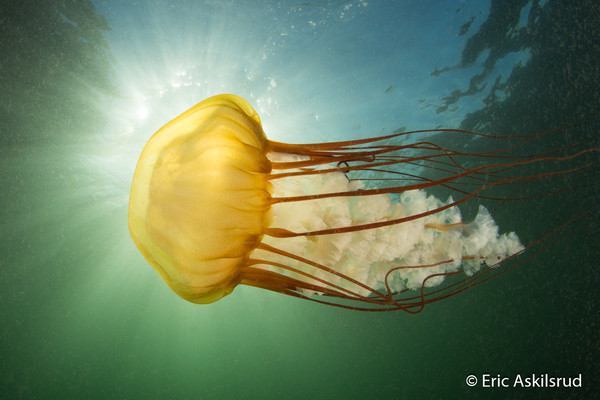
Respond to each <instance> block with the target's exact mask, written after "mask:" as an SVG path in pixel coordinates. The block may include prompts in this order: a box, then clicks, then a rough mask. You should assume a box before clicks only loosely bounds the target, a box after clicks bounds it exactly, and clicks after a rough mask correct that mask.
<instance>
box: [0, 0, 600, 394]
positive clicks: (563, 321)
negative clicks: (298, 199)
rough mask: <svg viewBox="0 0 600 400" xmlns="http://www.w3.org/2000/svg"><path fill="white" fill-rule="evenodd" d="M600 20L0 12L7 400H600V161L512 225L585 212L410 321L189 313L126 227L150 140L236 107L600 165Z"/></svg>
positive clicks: (319, 314)
mask: <svg viewBox="0 0 600 400" xmlns="http://www.w3.org/2000/svg"><path fill="white" fill-rule="evenodd" d="M599 21H600V6H599V5H598V3H597V1H593V0H581V1H576V2H575V1H569V0H562V1H561V0H554V1H553V0H549V1H533V0H532V1H526V0H493V1H491V2H489V1H458V0H456V1H442V2H440V1H429V0H425V1H423V0H414V1H413V0H406V1H372V0H364V1H314V2H299V1H278V2H275V1H274V2H271V1H192V0H188V1H186V0H181V1H177V0H173V1H161V0H151V1H147V2H143V1H137V2H134V1H108V0H96V1H91V2H90V1H84V0H82V1H76V0H63V1H50V0H47V1H46V0H20V1H16V0H7V1H5V2H4V3H3V6H2V9H1V10H0V46H1V47H0V48H1V51H0V57H1V59H0V61H1V62H0V82H1V85H2V86H1V87H2V92H1V95H0V106H1V107H0V179H1V188H0V210H1V211H0V224H1V227H0V256H1V257H0V398H2V399H55V398H59V399H107V398H111V399H138V398H139V399H160V398H178V399H212V398H214V399H238V398H239V399H271V398H273V399H281V398H289V399H295V398H317V399H354V398H368V399H389V398H398V399H400V398H434V399H436V398H437V399H446V398H447V399H452V398H486V399H487V398H527V399H531V398H561V399H567V398H569V399H571V398H573V399H574V398H599V397H600V395H599V394H598V389H599V387H600V376H599V375H600V373H599V371H600V359H599V353H600V299H599V297H598V295H599V288H600V269H599V267H600V263H599V261H598V260H599V259H600V250H599V248H598V239H600V235H599V230H598V200H599V194H600V193H599V190H598V180H597V178H598V173H597V172H598V164H597V163H598V161H599V157H598V153H597V152H596V153H592V154H589V155H588V156H586V157H587V158H588V159H587V161H586V162H589V163H591V164H590V166H589V167H588V168H586V170H585V171H575V172H573V173H571V174H567V175H565V176H562V177H561V178H560V179H557V180H554V181H553V184H554V185H557V186H556V188H549V189H548V190H547V191H560V190H563V189H565V188H567V189H568V190H566V191H562V192H560V193H558V194H556V195H552V196H546V197H542V198H536V199H532V200H529V201H519V202H509V203H507V204H505V205H503V206H502V207H500V208H499V209H498V210H497V212H496V213H495V214H494V217H495V219H496V220H497V221H498V223H499V225H500V228H501V230H502V231H504V232H508V231H512V230H514V231H516V232H517V233H518V234H519V236H520V237H521V239H522V240H523V242H524V243H525V244H527V243H532V242H534V241H535V240H537V239H539V238H540V237H542V236H543V235H544V234H545V233H548V232H550V231H552V230H554V229H556V228H557V227H559V226H560V225H561V224H563V223H565V222H567V221H571V220H572V219H573V218H574V217H577V216H579V215H581V213H582V212H586V211H587V212H589V214H587V215H585V216H584V217H583V218H579V219H578V220H576V221H574V222H573V223H571V224H569V225H568V226H566V227H565V228H563V229H561V230H560V231H559V234H558V236H553V237H552V239H549V240H548V241H546V242H545V243H546V244H547V248H546V249H545V250H544V251H542V252H540V253H539V254H537V255H535V256H534V257H528V259H525V260H524V261H523V262H522V263H520V264H518V265H517V266H516V267H514V268H513V269H512V270H510V271H509V272H508V273H506V274H502V275H501V276H499V277H497V278H496V279H494V280H491V281H489V282H486V283H484V284H482V285H479V286H477V287H474V288H472V289H470V290H468V291H466V292H463V293H461V294H459V295H457V296H454V297H452V298H448V299H445V300H444V301H442V302H439V303H435V304H432V305H428V306H426V307H425V309H424V310H423V312H421V313H419V314H416V315H410V314H406V313H402V312H390V313H361V312H355V311H349V310H343V309H337V308H333V307H326V306H322V305H319V304H315V303H312V302H309V301H302V300H300V299H295V298H289V297H286V296H283V295H280V294H276V293H270V292H266V291H261V290H258V289H255V288H250V287H238V288H236V290H235V291H234V292H233V293H232V294H231V295H230V296H228V297H226V298H224V299H222V300H220V301H219V302H217V303H214V304H211V305H195V304H191V303H188V302H186V301H184V300H182V299H180V298H179V297H177V296H176V295H175V294H174V293H173V292H172V291H171V290H170V289H169V288H168V287H167V285H165V284H164V282H163V281H162V280H161V279H160V277H159V275H158V274H157V273H156V272H155V271H154V270H153V269H152V268H151V267H150V265H149V264H148V263H147V262H146V261H145V260H144V258H143V257H142V255H141V254H139V252H138V251H137V249H136V248H135V245H134V244H133V242H132V241H131V239H130V237H129V232H128V227H127V206H128V195H129V188H130V184H131V178H132V176H133V171H134V168H135V164H136V161H137V158H138V157H139V154H140V152H141V149H142V147H143V146H144V144H145V142H146V141H147V140H148V138H149V137H150V136H151V135H152V134H153V133H154V132H155V131H156V130H158V129H159V128H160V127H161V126H162V125H163V124H165V123H166V122H168V121H169V120H171V119H172V118H174V117H175V116H177V115H179V114H180V113H181V112H183V111H185V110H186V109H187V108H189V107H191V106H193V105H194V104H196V103H197V102H199V101H201V100H203V99H205V98H207V97H209V96H212V95H215V94H219V93H235V94H238V95H240V96H242V97H244V98H245V99H246V100H248V101H249V102H250V103H251V104H252V105H253V106H254V107H255V108H256V110H257V111H258V113H259V115H260V117H261V119H262V122H263V126H264V129H265V132H266V134H267V136H268V137H269V138H270V139H272V140H277V141H282V142H293V143H302V142H320V141H338V140H344V139H354V138H363V137H371V136H376V135H382V134H386V133H392V132H394V131H401V130H412V129H432V128H436V127H444V128H463V129H469V130H475V131H479V132H485V133H491V134H503V135H518V134H524V133H535V132H542V131H546V130H549V129H552V128H556V127H559V126H563V125H564V124H573V125H574V127H569V128H567V129H564V130H560V131H559V132H557V133H556V134H553V135H549V136H547V137H546V138H545V139H544V147H543V148H541V149H539V148H531V149H524V150H523V151H529V152H530V153H531V154H533V153H539V152H543V151H547V150H550V149H553V148H558V147H564V146H579V145H581V144H583V145H584V147H587V148H593V147H596V148H598V147H600V146H599V141H600V140H599V138H600V136H599V130H598V128H600V126H599V124H598V117H599V116H600V93H599V92H600V64H599V61H598V60H600V46H599V45H598V43H600V24H599ZM440 140H443V138H440ZM484 150H485V149H484ZM488 150H489V149H488ZM593 163H596V164H593ZM559 238H560V240H557V239H559ZM524 258H527V257H524ZM471 374H473V375H475V376H476V377H477V378H478V379H479V380H480V382H479V383H478V384H476V385H475V386H474V387H469V386H468V385H467V383H466V378H467V377H468V376H469V375H471ZM484 374H489V375H490V376H493V377H496V376H501V377H509V378H510V381H511V382H512V381H513V379H514V378H515V377H516V376H517V375H518V374H520V375H522V376H531V375H532V374H536V375H538V376H539V375H543V374H548V375H549V376H554V377H577V376H579V374H581V383H582V384H581V387H575V388H543V387H542V388H539V387H530V388H513V387H509V388H505V387H493V388H490V387H482V384H481V379H482V377H483V375H484Z"/></svg>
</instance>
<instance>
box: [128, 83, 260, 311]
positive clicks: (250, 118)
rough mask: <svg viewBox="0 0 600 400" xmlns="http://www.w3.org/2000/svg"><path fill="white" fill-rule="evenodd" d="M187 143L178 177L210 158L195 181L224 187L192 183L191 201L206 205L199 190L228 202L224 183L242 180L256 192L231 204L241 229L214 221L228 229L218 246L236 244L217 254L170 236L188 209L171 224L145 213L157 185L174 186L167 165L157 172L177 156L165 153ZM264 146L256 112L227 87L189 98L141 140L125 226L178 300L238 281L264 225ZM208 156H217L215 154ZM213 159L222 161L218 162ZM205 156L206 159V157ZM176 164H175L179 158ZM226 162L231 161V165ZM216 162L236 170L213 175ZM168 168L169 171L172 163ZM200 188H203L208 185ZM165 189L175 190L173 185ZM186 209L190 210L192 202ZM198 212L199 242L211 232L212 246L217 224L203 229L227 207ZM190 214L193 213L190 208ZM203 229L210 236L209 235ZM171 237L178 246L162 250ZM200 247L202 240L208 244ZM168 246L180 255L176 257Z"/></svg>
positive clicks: (207, 297)
mask: <svg viewBox="0 0 600 400" xmlns="http://www.w3.org/2000/svg"><path fill="white" fill-rule="evenodd" d="M205 140H206V141H208V142H207V144H206V146H204V147H202V142H203V141H205ZM194 146H195V147H194ZM198 146H200V147H201V149H200V150H198V149H197V147H198ZM188 148H193V149H196V150H197V152H198V153H201V156H196V155H195V154H194V156H192V157H189V158H190V159H191V160H192V161H190V162H189V163H188V164H189V165H191V167H187V171H188V172H185V173H180V174H179V176H178V177H177V178H179V179H180V180H181V179H184V180H189V178H190V177H191V178H193V179H200V178H197V177H195V176H194V173H195V172H194V171H204V170H209V169H210V168H211V166H212V165H213V164H218V165H217V166H215V167H214V168H213V170H210V171H208V172H207V173H205V174H201V173H200V172H199V174H200V175H201V177H202V179H204V182H200V183H206V180H207V177H208V181H209V182H208V183H209V185H208V186H209V188H210V187H214V186H217V187H218V190H215V191H219V190H222V189H223V188H224V189H223V190H230V192H228V193H229V195H228V196H227V195H226V196H225V197H223V196H220V197H219V196H217V195H214V196H211V195H210V194H203V193H200V191H198V192H199V193H197V195H198V196H199V197H198V199H199V202H200V203H199V204H204V205H205V206H206V202H207V201H208V200H206V199H204V198H205V197H206V198H211V199H212V200H210V201H213V202H214V201H216V202H235V201H236V200H238V199H239V195H236V194H235V193H234V192H235V190H231V187H232V185H246V186H245V188H246V189H248V186H250V187H249V189H250V190H254V191H255V192H256V193H254V197H255V198H256V201H255V202H254V203H256V204H253V205H251V206H249V210H242V211H240V212H239V213H240V215H241V216H242V218H246V219H247V221H245V225H249V226H244V223H242V224H241V225H242V229H237V230H238V231H239V232H233V233H231V231H233V230H235V229H236V228H235V227H232V226H217V228H218V229H221V228H222V229H221V231H220V232H223V231H225V232H229V233H230V235H229V236H227V237H228V238H229V239H230V240H229V242H230V243H225V242H227V239H223V240H221V242H223V245H224V246H227V245H229V247H230V248H235V249H236V250H235V252H236V253H235V254H234V255H233V256H228V257H224V255H223V254H217V253H215V254H211V253H210V251H211V250H210V249H209V250H207V249H204V254H201V256H198V254H197V253H198V251H197V250H196V249H195V248H196V247H201V248H202V247H203V246H202V245H198V243H196V244H194V243H183V244H181V243H177V242H179V241H180V240H179V239H181V241H183V242H185V240H183V239H184V237H183V236H185V235H182V233H181V232H184V231H185V230H186V229H187V232H189V230H190V229H189V228H190V227H189V226H185V225H191V224H192V222H191V221H192V220H194V218H193V217H194V216H192V217H191V218H190V222H188V221H187V220H186V219H182V218H179V219H177V220H176V221H177V222H179V225H180V229H179V228H178V227H172V226H171V227H167V225H169V224H170V222H171V221H169V219H168V218H162V219H157V218H153V217H152V215H151V214H153V213H154V214H156V212H157V210H156V209H157V204H158V202H157V200H156V199H157V197H159V195H157V193H158V192H167V193H169V192H173V193H175V192H176V191H177V190H181V186H179V187H176V185H177V184H176V182H175V181H176V180H177V178H173V179H171V178H170V176H169V173H166V172H165V170H166V168H167V167H169V164H170V163H171V164H173V165H175V166H176V167H177V168H179V167H180V165H179V164H177V163H178V162H179V161H180V160H173V157H172V156H169V157H167V156H165V153H167V152H170V153H172V154H176V155H178V154H179V153H181V152H183V151H185V152H189V151H188V150H187V149H188ZM267 149H268V140H267V138H266V136H265V134H264V131H263V129H262V126H261V123H260V118H259V116H258V114H257V112H256V111H255V110H254V108H253V107H252V106H251V105H250V104H249V103H248V102H247V101H246V100H244V99H242V98H241V97H239V96H236V95H232V94H222V95H217V96H213V97H210V98H208V99H205V100H203V101H202V102H200V103H198V104H196V105H195V106H193V107H191V108H190V109H188V110H187V111H185V112H183V113H182V114H181V115H179V116H177V117H176V118H174V119H173V120H171V121H169V122H168V123H167V124H165V125H164V126H163V127H162V128H160V129H159V130H158V131H157V132H156V133H155V134H154V135H152V137H151V138H150V139H149V140H148V142H147V143H146V145H145V146H144V148H143V150H142V152H141V154H140V158H139V160H138V162H137V165H136V168H135V172H134V177H133V181H132V185H131V192H130V197H129V210H128V224H129V232H130V235H131V237H132V239H133V241H134V243H135V245H136V247H137V248H138V250H139V251H140V252H141V253H142V255H143V256H144V257H145V258H146V260H147V261H148V262H149V263H150V264H151V265H152V267H153V268H154V269H155V270H156V271H157V272H158V273H159V274H160V276H161V277H162V278H163V280H164V281H165V282H166V283H167V284H168V285H169V287H170V288H171V289H172V290H173V291H174V292H175V293H177V294H178V295H179V296H180V297H182V298H184V299H185V300H188V301H190V302H193V303H201V304H206V303H213V302H215V301H217V300H219V299H221V298H223V297H225V296H227V295H228V294H230V293H231V292H232V291H233V289H234V288H235V287H236V286H237V285H238V284H239V283H240V281H241V279H242V278H241V268H242V267H243V266H244V265H245V264H246V262H247V259H248V256H249V254H250V253H251V252H252V250H253V249H254V248H255V247H256V246H257V245H258V243H260V240H261V238H262V234H263V232H262V230H263V228H264V227H265V226H266V225H267V219H268V211H269V207H270V203H269V200H270V194H269V193H268V190H267V187H268V183H267V182H266V179H264V177H265V176H266V174H268V173H269V172H270V171H271V165H270V162H269V161H268V159H266V157H265V156H264V154H265V153H266V151H267ZM246 153H250V155H246ZM203 157H204V159H205V160H206V161H197V160H202V159H203ZM215 158H218V160H217V161H216V162H215ZM221 159H223V160H224V161H222V162H221ZM202 162H204V164H202ZM206 163H211V164H210V165H207V164H206ZM228 163H229V164H228ZM240 163H241V164H242V165H244V167H245V168H247V169H248V171H249V172H248V173H244V171H237V170H236V168H237V167H238V166H239V165H238V164H240ZM180 164H182V165H183V161H181V163H180ZM231 164H234V165H233V168H232V165H231ZM184 167H185V166H184ZM177 168H175V169H177ZM182 168H183V167H182ZM217 168H229V169H233V170H236V171H235V172H234V173H233V174H234V176H233V177H232V178H231V176H229V177H228V176H219V173H220V171H219V170H216V169H217ZM172 169H173V168H172ZM190 170H191V171H192V172H189V171H190ZM174 173H175V174H177V173H178V171H175V172H174ZM186 174H188V175H186ZM221 175H223V174H221ZM211 177H213V178H211ZM230 178H231V179H230ZM230 181H231V182H230ZM157 182H160V183H161V184H162V185H161V186H162V187H160V190H156V187H157ZM210 183H212V186H211V185H210ZM195 186H197V185H195ZM205 192H206V193H208V192H210V190H206V191H205ZM244 193H245V192H244ZM171 197H172V198H173V197H175V198H181V196H177V195H176V193H175V194H173V196H171ZM166 198H169V197H168V196H167V197H166ZM215 199H216V200H215ZM202 201H204V203H202ZM170 203H171V202H169V204H170ZM169 204H162V205H161V204H158V209H159V210H158V213H159V214H160V213H161V212H163V211H164V212H165V215H168V212H167V211H165V210H166V209H167V208H169ZM198 208H206V207H202V206H200V207H198ZM216 208H217V209H218V208H219V207H218V206H217V207H216ZM203 211H205V210H203ZM169 212H172V210H171V211H169ZM190 212H191V213H192V214H193V213H194V210H191V211H190ZM213 212H214V213H216V214H219V212H218V210H217V211H215V210H213ZM234 213H235V212H234ZM205 214H207V218H208V219H209V222H210V223H208V224H199V226H200V230H204V232H203V233H202V232H201V233H200V234H199V236H202V235H204V238H205V239H206V241H207V242H210V241H211V240H212V242H213V243H216V246H215V247H216V248H218V247H219V246H220V245H221V243H217V242H215V239H214V236H217V235H218V232H216V231H215V232H211V231H210V229H211V226H213V225H214V224H219V223H220V222H219V220H225V221H226V220H228V217H229V216H228V215H227V214H229V213H226V212H224V211H223V210H221V218H219V217H218V216H216V217H215V216H213V217H211V216H210V213H205ZM195 216H196V217H197V215H195ZM196 219H197V218H196ZM157 221H159V222H157ZM215 221H216V222H215ZM211 223H212V224H213V225H211ZM175 225H177V224H175ZM181 226H183V227H181ZM244 228H246V231H244ZM218 229H217V230H218ZM161 230H167V231H168V230H171V232H170V236H169V234H164V232H160V231H161ZM178 231H181V232H178ZM212 233H214V235H213V234H212ZM188 236H189V235H188ZM192 236H193V235H192ZM210 236H213V239H211V238H210ZM174 238H175V239H174ZM173 245H175V246H178V251H174V252H173V251H170V250H171V249H170V248H169V246H173ZM204 247H209V248H210V246H208V245H207V246H204ZM215 251H217V250H215ZM207 252H208V254H207ZM174 254H176V255H177V254H179V255H182V256H181V257H177V256H176V255H174ZM182 260H183V261H182Z"/></svg>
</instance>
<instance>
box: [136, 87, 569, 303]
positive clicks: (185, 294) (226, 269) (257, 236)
mask: <svg viewBox="0 0 600 400" xmlns="http://www.w3.org/2000/svg"><path fill="white" fill-rule="evenodd" d="M443 131H447V132H448V133H451V132H453V133H456V134H467V135H479V136H482V137H489V135H481V134H476V133H472V132H465V131H459V130H443ZM419 132H426V131H417V132H411V133H397V134H392V135H388V136H383V137H377V138H369V139H360V140H352V141H345V142H332V143H316V144H303V145H294V144H285V143H278V142H274V141H270V140H268V139H267V137H266V135H265V133H264V132H263V129H262V127H261V122H260V118H259V117H258V115H257V113H256V111H255V110H254V109H253V108H252V107H251V106H250V104H248V103H247V102H246V101H245V100H243V99H242V98H240V97H238V96H235V95H219V96H215V97H211V98H209V99H207V100H204V101H203V102H201V103H199V104H198V105H196V106H194V107H192V108H191V109H190V110H188V111H186V112H185V113H183V114H182V115H180V116H179V117H177V118H175V119H174V120H173V121H171V122H169V123H168V124H166V125H165V126H164V127H163V128H161V129H160V130H159V131H158V132H156V133H155V134H154V135H153V136H152V137H151V138H150V140H149V141H148V143H147V144H146V146H145V147H144V149H143V151H142V154H141V156H140V159H139V161H138V164H137V167H136V170H135V174H134V177H133V182H132V188H131V195H130V202H129V229H130V233H131V236H132V238H133V240H134V242H135V244H136V246H137V247H138V249H139V250H140V252H141V253H142V254H143V255H144V257H145V258H146V259H147V260H148V262H149V263H150V264H151V265H152V266H153V267H154V268H155V269H156V271H158V273H159V274H160V275H161V277H162V278H163V279H164V281H165V282H166V283H167V284H168V285H169V286H170V287H171V289H172V290H173V291H175V292H176V293H177V294H178V295H179V296H181V297H182V298H184V299H186V300H188V301H191V302H194V303H212V302H215V301H217V300H219V299H221V298H222V297H224V296H226V295H228V294H229V293H231V292H232V291H233V289H234V288H235V287H236V286H237V285H238V284H245V285H249V286H255V287H259V288H263V289H268V290H272V291H276V292H279V293H283V294H288V295H292V296H296V297H301V298H305V299H309V300H313V301H317V302H321V303H326V304H332V305H336V306H340V307H345V308H352V309H360V310H404V311H409V312H418V311H420V310H422V308H423V306H424V305H425V304H428V303H431V302H434V301H438V300H440V299H443V298H446V297H449V296H451V295H454V294H456V293H459V292H461V291H463V290H465V289H466V288H468V287H470V286H473V285H474V284H477V283H478V282H479V281H478V279H480V277H481V276H484V275H485V273H487V272H489V271H491V270H493V269H495V267H496V266H498V265H499V264H501V263H502V262H504V261H505V260H507V259H510V258H512V257H513V256H514V255H516V254H518V253H520V252H522V251H523V249H524V247H523V245H522V244H521V243H520V241H519V238H518V236H517V235H516V233H514V232H509V233H500V230H499V228H498V226H497V224H496V223H495V221H494V219H493V218H492V216H491V214H490V212H489V211H488V210H487V209H486V208H485V207H483V206H479V208H478V211H477V213H476V216H475V217H474V219H473V220H472V221H470V222H468V221H463V218H462V215H461V211H460V209H459V207H458V206H459V205H461V204H464V203H467V202H468V201H471V200H476V199H494V197H493V196H492V195H486V193H487V191H489V190H490V189H493V188H495V187H499V186H505V185H510V184H513V183H515V182H528V181H531V180H532V179H536V178H541V177H548V176H551V175H553V174H560V173H563V171H555V172H545V173H542V174H539V175H519V174H514V173H511V172H513V170H515V169H518V168H519V167H521V166H523V165H526V164H529V163H532V162H538V161H540V160H550V159H552V160H554V161H557V160H560V159H563V158H569V159H570V158H572V157H574V156H568V157H562V158H561V157H559V156H555V157H551V156H548V155H547V154H546V155H544V156H541V157H529V158H510V157H508V156H506V154H505V151H506V149H501V150H495V151H489V152H486V153H476V154H475V153H473V154H470V153H466V152H457V151H451V150H448V149H444V148H441V147H440V146H436V145H435V144H434V143H431V142H429V141H426V140H422V141H408V140H404V139H406V137H407V135H410V134H418V133H419ZM513 147H514V146H513ZM473 158H484V159H485V160H489V159H491V160H494V162H487V163H484V164H481V165H475V166H473V167H466V166H465V165H466V164H467V163H465V162H461V161H460V160H461V159H466V160H471V159H473ZM415 166H416V167H419V168H428V169H430V170H435V171H436V173H438V176H437V177H436V178H426V177H422V176H419V175H416V174H413V173H409V172H407V170H409V169H411V168H412V169H414V168H415ZM440 187H443V188H445V189H449V190H451V191H452V192H453V193H454V194H455V195H456V196H458V197H457V198H454V197H453V196H450V197H448V198H447V199H445V200H442V199H439V198H437V197H435V196H433V195H432V194H431V193H429V192H428V191H429V190H434V189H436V188H440ZM496 200H499V199H496ZM503 200H506V198H504V199H503ZM458 275H461V276H463V278H462V279H461V280H458V281H452V282H449V280H448V277H450V276H458Z"/></svg>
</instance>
